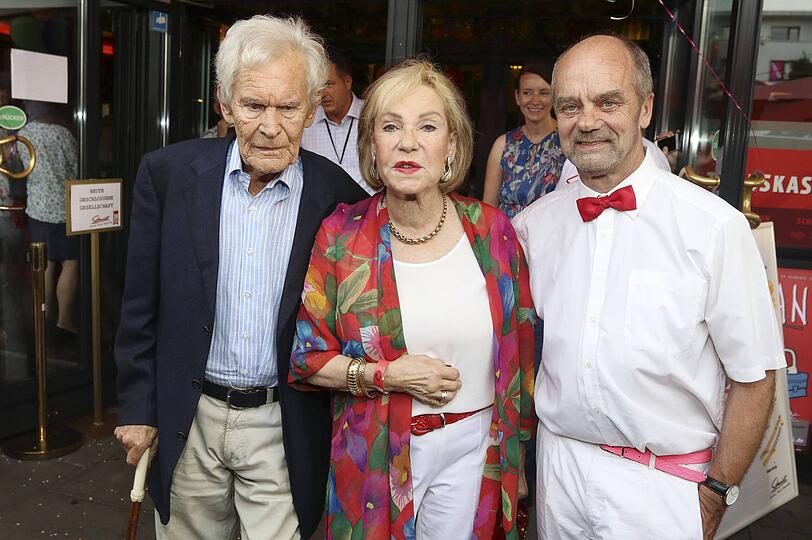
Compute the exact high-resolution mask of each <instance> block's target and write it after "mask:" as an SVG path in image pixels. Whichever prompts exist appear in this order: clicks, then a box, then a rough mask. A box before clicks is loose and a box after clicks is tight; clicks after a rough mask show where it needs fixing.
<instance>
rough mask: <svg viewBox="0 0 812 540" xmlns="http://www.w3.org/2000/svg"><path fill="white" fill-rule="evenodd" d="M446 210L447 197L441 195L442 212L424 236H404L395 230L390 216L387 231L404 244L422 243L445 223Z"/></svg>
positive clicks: (435, 233) (430, 237)
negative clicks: (432, 227)
mask: <svg viewBox="0 0 812 540" xmlns="http://www.w3.org/2000/svg"><path fill="white" fill-rule="evenodd" d="M383 200H384V202H386V195H384V199H383ZM447 211H448V197H446V196H445V195H443V213H442V214H441V215H440V221H439V222H438V223H437V226H436V227H434V230H433V231H431V232H430V233H429V234H427V235H426V236H421V237H420V238H409V237H408V236H404V235H403V234H402V233H401V232H400V231H399V230H397V228H395V225H394V224H393V223H392V219H391V218H390V219H389V232H391V233H392V234H393V235H394V236H395V238H397V239H398V240H400V241H401V242H403V243H404V244H409V245H416V244H424V243H426V242H428V241H429V240H431V239H432V238H434V237H435V236H437V233H439V232H440V229H442V228H443V225H444V224H445V215H446V212H447Z"/></svg>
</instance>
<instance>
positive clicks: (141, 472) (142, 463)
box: [130, 448, 152, 502]
mask: <svg viewBox="0 0 812 540" xmlns="http://www.w3.org/2000/svg"><path fill="white" fill-rule="evenodd" d="M151 453H152V448H147V449H146V451H145V452H144V454H143V455H142V456H141V459H139V460H138V466H137V467H136V468H135V478H133V489H132V491H130V500H131V501H132V502H141V501H143V500H144V493H145V490H144V485H145V484H146V480H147V469H149V456H150V454H151Z"/></svg>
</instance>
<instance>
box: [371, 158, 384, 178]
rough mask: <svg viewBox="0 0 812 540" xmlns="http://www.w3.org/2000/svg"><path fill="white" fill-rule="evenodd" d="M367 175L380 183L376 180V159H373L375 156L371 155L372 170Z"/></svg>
mask: <svg viewBox="0 0 812 540" xmlns="http://www.w3.org/2000/svg"><path fill="white" fill-rule="evenodd" d="M369 175H370V176H371V177H372V179H373V180H375V181H376V182H380V181H381V179H380V178H378V159H377V158H376V157H375V154H372V170H371V171H369Z"/></svg>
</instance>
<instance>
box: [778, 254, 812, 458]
mask: <svg viewBox="0 0 812 540" xmlns="http://www.w3.org/2000/svg"><path fill="white" fill-rule="evenodd" d="M778 279H779V281H780V284H781V287H780V289H779V293H780V294H779V299H780V303H781V316H782V322H783V324H784V354H785V355H786V358H787V386H788V391H789V407H790V410H791V411H792V420H793V422H794V424H795V426H796V433H797V438H796V440H795V445H796V447H797V448H798V449H799V450H808V449H809V423H810V422H812V396H810V394H809V374H810V372H812V326H810V325H809V315H810V313H809V311H808V308H809V304H810V303H811V302H812V298H810V297H812V294H811V293H812V270H807V269H801V268H779V269H778Z"/></svg>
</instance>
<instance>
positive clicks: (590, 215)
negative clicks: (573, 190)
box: [575, 186, 637, 221]
mask: <svg viewBox="0 0 812 540" xmlns="http://www.w3.org/2000/svg"><path fill="white" fill-rule="evenodd" d="M575 202H576V204H577V205H578V211H579V212H580V213H581V218H583V220H584V221H592V220H593V219H595V218H596V217H598V216H599V215H601V212H603V211H604V210H606V209H607V208H610V207H611V208H614V209H615V210H619V211H621V212H625V211H626V210H636V209H637V199H636V198H635V196H634V190H633V189H632V186H626V187H624V188H620V189H619V190H617V191H615V192H613V193H612V194H611V195H607V196H606V197H582V198H580V199H578V200H577V201H575Z"/></svg>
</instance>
